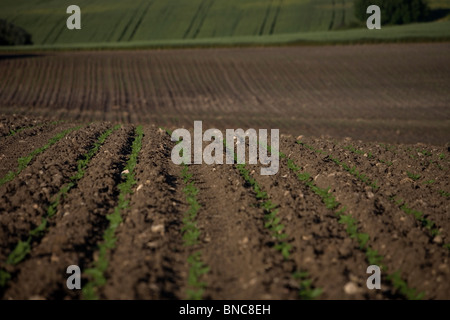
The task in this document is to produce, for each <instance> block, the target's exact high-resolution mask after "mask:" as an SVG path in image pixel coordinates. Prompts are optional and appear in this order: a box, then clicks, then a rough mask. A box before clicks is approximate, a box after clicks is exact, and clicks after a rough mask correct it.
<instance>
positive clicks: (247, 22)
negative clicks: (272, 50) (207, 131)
mask: <svg viewBox="0 0 450 320" xmlns="http://www.w3.org/2000/svg"><path fill="white" fill-rule="evenodd" d="M430 3H431V5H432V7H433V8H435V9H439V10H443V11H439V14H440V15H442V14H444V15H445V14H446V11H445V8H450V0H431V1H430ZM71 4H77V5H78V6H80V8H81V12H82V30H68V29H67V28H66V19H67V18H68V14H66V8H67V7H68V6H69V5H71ZM0 18H3V19H7V20H8V21H10V22H12V23H14V24H15V25H17V26H20V27H22V28H24V29H25V30H28V31H29V32H31V33H32V36H33V42H34V43H35V44H36V45H38V46H39V45H44V46H48V45H56V46H67V45H69V46H70V45H71V44H81V43H82V44H84V45H87V46H89V45H90V44H91V45H93V44H99V43H102V44H107V43H113V44H114V45H115V46H117V45H118V46H122V45H124V46H128V45H132V44H136V43H147V42H149V43H153V44H155V43H164V42H175V43H185V42H189V43H191V42H194V43H196V42H205V41H207V42H210V40H211V39H212V40H213V42H214V41H219V42H223V41H225V42H229V43H235V42H239V41H242V39H252V38H254V37H255V36H257V38H255V40H254V41H256V42H258V41H260V40H261V41H262V42H267V41H268V42H273V41H275V42H277V41H281V40H280V39H283V38H284V37H286V35H291V36H287V37H292V36H293V35H294V34H296V35H297V36H295V38H296V39H299V38H304V37H305V35H306V38H310V37H312V38H317V37H318V36H320V37H322V36H323V32H328V31H331V30H333V31H336V30H340V29H346V28H348V26H349V25H354V24H355V18H354V14H353V0H130V1H123V0H77V1H66V0H63V1H62V0H0ZM439 18H442V17H439ZM447 27H448V25H445V27H444V25H441V24H439V25H438V26H437V27H432V29H433V30H440V31H439V32H440V33H439V36H440V37H441V38H442V37H443V36H446V37H448V36H449V31H447V30H448V28H447ZM415 28H416V29H417V30H419V31H421V32H422V33H424V32H425V33H426V29H427V28H429V27H425V29H424V30H421V28H422V27H421V26H419V27H417V26H416V27H415ZM312 31H314V34H315V36H314V35H313V33H312ZM310 32H311V36H310V35H307V33H310ZM315 32H317V33H315ZM361 32H363V33H364V34H361ZM328 33H330V34H329V35H328ZM328 33H327V35H326V36H325V38H326V39H332V38H333V37H334V36H335V35H334V33H335V32H328ZM353 34H356V35H358V37H359V38H361V37H362V38H366V37H372V36H375V37H378V38H380V35H379V34H376V35H375V33H371V34H368V33H367V32H365V31H363V30H360V31H358V32H357V33H354V32H353V33H350V35H353ZM397 35H399V33H397ZM268 36H269V37H268ZM270 36H271V37H270ZM336 36H337V37H338V38H342V37H343V34H342V32H338V34H337V35H336ZM386 36H388V37H390V36H389V35H386ZM280 37H281V38H280ZM344 38H345V36H344ZM258 39H259V40H258ZM192 40H193V41H192ZM300 40H301V39H300ZM318 40H321V39H318ZM246 41H247V40H246ZM290 41H291V40H290ZM305 41H309V39H306V40H305ZM313 41H314V40H313ZM331 41H332V40H331ZM247 42H248V41H247ZM250 42H253V40H251V41H250Z"/></svg>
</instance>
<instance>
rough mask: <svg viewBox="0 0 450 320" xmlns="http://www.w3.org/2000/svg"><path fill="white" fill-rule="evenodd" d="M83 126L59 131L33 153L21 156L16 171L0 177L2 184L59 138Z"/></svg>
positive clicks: (0, 184)
mask: <svg viewBox="0 0 450 320" xmlns="http://www.w3.org/2000/svg"><path fill="white" fill-rule="evenodd" d="M81 127H82V126H81V125H80V126H76V127H74V128H70V129H67V130H64V131H62V132H60V133H58V134H57V135H55V136H54V137H52V138H51V139H50V140H49V141H48V142H47V143H46V144H45V145H44V146H42V147H40V148H37V149H35V150H33V151H31V153H30V154H28V155H27V156H25V157H22V158H19V159H18V160H17V162H18V167H17V169H16V171H9V172H8V173H7V174H6V175H5V176H4V177H3V178H0V186H2V185H4V184H5V183H7V182H9V181H11V180H13V179H14V178H15V177H16V176H18V175H19V174H20V173H21V172H22V171H23V170H24V169H25V168H26V167H27V166H28V164H30V162H31V161H32V160H33V159H34V158H35V157H36V156H37V155H38V154H40V153H42V152H44V151H45V150H47V149H48V148H50V147H51V146H52V145H54V144H55V143H57V142H58V141H59V140H61V139H62V138H64V137H65V136H66V135H68V134H69V133H70V132H72V131H76V130H79V129H80V128H81Z"/></svg>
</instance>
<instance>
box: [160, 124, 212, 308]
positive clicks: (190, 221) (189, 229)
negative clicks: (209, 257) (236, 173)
mask: <svg viewBox="0 0 450 320" xmlns="http://www.w3.org/2000/svg"><path fill="white" fill-rule="evenodd" d="M160 129H162V130H163V131H165V132H166V133H167V134H168V135H169V136H172V132H171V131H170V130H167V129H165V128H162V127H160ZM178 143H180V142H177V144H178ZM182 166H183V169H182V170H181V178H182V180H183V183H184V184H185V187H184V188H183V192H184V194H185V195H186V202H187V203H188V205H189V209H188V210H187V211H186V212H185V214H184V217H183V227H182V228H181V232H182V233H183V242H184V245H185V246H187V247H191V246H195V245H197V244H198V242H199V238H200V235H201V232H200V229H199V228H198V226H197V215H198V212H199V210H200V208H201V205H200V203H199V202H198V200H197V194H198V192H199V190H198V188H197V187H196V186H195V182H194V180H193V175H192V173H190V172H189V167H188V165H187V164H185V163H183V164H182ZM187 262H188V265H189V271H188V289H187V291H186V296H187V299H189V300H201V299H202V298H203V294H204V292H205V289H206V286H207V283H206V282H204V281H202V280H201V278H202V277H203V276H204V275H205V274H207V273H208V272H209V270H210V268H209V267H208V266H207V265H205V263H204V262H203V261H202V253H201V251H195V252H194V253H192V254H190V255H189V257H188V259H187Z"/></svg>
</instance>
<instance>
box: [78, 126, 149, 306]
mask: <svg viewBox="0 0 450 320" xmlns="http://www.w3.org/2000/svg"><path fill="white" fill-rule="evenodd" d="M143 136H144V132H143V130H142V126H138V127H136V131H135V138H134V141H133V143H132V145H131V154H130V157H129V159H128V161H127V164H126V166H125V171H126V172H128V173H125V174H124V178H125V180H124V181H123V182H122V183H120V184H119V185H118V186H117V189H119V191H120V193H119V199H118V202H117V205H116V207H115V208H114V211H113V212H112V213H110V214H109V215H107V216H106V218H107V219H108V220H109V225H108V227H107V229H106V230H105V231H104V233H103V242H102V243H100V244H99V246H98V253H99V254H98V259H97V260H96V261H95V262H94V264H93V266H92V267H91V268H89V269H87V270H85V274H86V275H88V276H89V278H90V280H89V281H88V283H87V284H86V285H85V286H84V287H83V291H82V294H83V298H84V299H87V300H96V299H98V294H97V291H98V288H99V287H102V286H103V285H104V284H105V283H106V278H105V271H106V269H107V268H108V264H109V261H108V260H109V257H108V255H109V251H110V250H111V249H113V248H114V247H115V243H116V240H117V239H116V236H115V233H116V229H117V227H118V226H119V224H120V223H121V222H122V214H123V212H124V211H126V210H127V209H128V207H129V200H128V197H129V195H130V194H132V193H133V191H132V187H133V185H135V184H136V180H135V179H134V175H135V172H134V169H135V167H136V165H137V159H138V156H139V152H140V151H141V148H142V139H143Z"/></svg>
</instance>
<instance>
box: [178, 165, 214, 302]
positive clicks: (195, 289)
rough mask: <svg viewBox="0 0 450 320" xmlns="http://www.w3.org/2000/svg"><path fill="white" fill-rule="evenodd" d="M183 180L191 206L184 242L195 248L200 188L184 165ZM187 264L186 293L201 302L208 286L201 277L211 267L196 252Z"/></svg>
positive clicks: (190, 256)
mask: <svg viewBox="0 0 450 320" xmlns="http://www.w3.org/2000/svg"><path fill="white" fill-rule="evenodd" d="M182 165H183V169H182V170H181V178H182V179H183V182H184V184H185V185H186V186H185V187H184V189H183V192H184V193H185V194H186V201H187V203H188V204H189V209H188V211H187V212H186V213H185V215H184V218H183V227H182V228H181V231H182V232H183V240H184V244H185V245H186V246H195V245H196V244H198V239H199V237H200V234H201V232H200V230H199V229H198V227H197V214H198V211H199V210H200V208H201V206H200V204H199V203H198V201H197V194H198V192H199V190H198V188H197V187H196V186H195V184H194V181H193V180H192V177H193V175H192V174H191V173H189V167H188V165H186V164H184V163H183V164H182ZM187 262H188V264H189V273H188V287H189V288H188V289H187V291H186V295H187V298H188V299H189V300H201V299H202V297H203V294H204V292H205V288H206V286H207V284H206V283H205V282H203V281H201V280H200V279H201V277H202V276H203V275H204V274H206V273H208V272H209V270H210V269H209V267H208V266H206V265H205V264H204V263H203V261H202V260H201V251H196V252H194V253H192V254H191V255H189V257H188V259H187Z"/></svg>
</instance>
